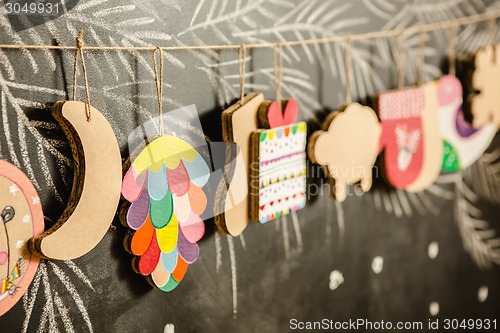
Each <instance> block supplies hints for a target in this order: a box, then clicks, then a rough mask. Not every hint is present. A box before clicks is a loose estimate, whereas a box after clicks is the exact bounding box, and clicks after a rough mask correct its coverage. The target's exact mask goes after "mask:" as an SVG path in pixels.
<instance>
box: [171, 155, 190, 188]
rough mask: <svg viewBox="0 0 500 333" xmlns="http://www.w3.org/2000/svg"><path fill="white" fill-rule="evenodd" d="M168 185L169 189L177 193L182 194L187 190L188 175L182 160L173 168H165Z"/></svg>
mask: <svg viewBox="0 0 500 333" xmlns="http://www.w3.org/2000/svg"><path fill="white" fill-rule="evenodd" d="M167 175H168V187H169V188H170V191H171V192H172V193H173V194H175V195H177V196H182V195H184V194H186V193H187V191H188V190H189V175H188V172H187V170H186V167H185V166H184V163H182V161H181V162H180V163H179V165H178V166H177V168H175V169H167Z"/></svg>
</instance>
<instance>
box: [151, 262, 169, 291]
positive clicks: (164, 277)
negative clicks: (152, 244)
mask: <svg viewBox="0 0 500 333" xmlns="http://www.w3.org/2000/svg"><path fill="white" fill-rule="evenodd" d="M151 278H152V279H153V282H154V283H155V284H156V285H157V286H158V287H163V286H165V285H166V284H167V283H168V281H169V280H170V279H171V275H170V273H168V272H165V270H164V269H163V266H162V264H161V261H158V264H157V265H156V268H155V270H154V271H153V273H151Z"/></svg>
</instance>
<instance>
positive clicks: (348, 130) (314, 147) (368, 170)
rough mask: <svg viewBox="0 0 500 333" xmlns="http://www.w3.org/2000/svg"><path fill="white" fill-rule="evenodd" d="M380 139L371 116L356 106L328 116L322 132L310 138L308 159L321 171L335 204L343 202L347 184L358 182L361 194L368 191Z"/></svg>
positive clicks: (361, 107) (315, 133)
mask: <svg viewBox="0 0 500 333" xmlns="http://www.w3.org/2000/svg"><path fill="white" fill-rule="evenodd" d="M380 135H381V126H380V124H379V122H378V119H377V115H376V114H375V112H374V111H373V110H372V109H371V108H369V107H367V106H362V105H360V104H358V103H350V104H349V105H348V106H347V107H345V108H343V109H341V110H339V111H335V112H333V113H331V114H330V115H329V116H328V117H327V119H326V120H325V122H324V124H323V129H322V130H321V131H316V132H314V133H313V134H312V136H311V138H310V139H309V144H308V155H309V158H310V159H311V160H312V161H313V162H315V163H318V164H320V165H321V166H323V167H324V168H325V170H326V174H327V175H328V176H329V177H330V184H331V187H330V189H331V195H332V196H333V197H334V198H335V199H336V200H338V201H344V200H345V199H346V196H347V189H346V186H347V184H354V183H357V182H360V183H361V188H362V190H363V191H364V192H366V191H368V190H369V189H370V188H371V185H372V168H373V164H374V163H375V160H376V159H377V154H378V142H379V139H380Z"/></svg>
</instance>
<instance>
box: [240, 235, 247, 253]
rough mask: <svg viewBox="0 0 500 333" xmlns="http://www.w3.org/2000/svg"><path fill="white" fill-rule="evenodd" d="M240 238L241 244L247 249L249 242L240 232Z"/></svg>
mask: <svg viewBox="0 0 500 333" xmlns="http://www.w3.org/2000/svg"><path fill="white" fill-rule="evenodd" d="M238 238H239V239H240V241H241V246H242V247H243V250H246V249H247V243H246V242H245V236H243V234H240V235H239V236H238Z"/></svg>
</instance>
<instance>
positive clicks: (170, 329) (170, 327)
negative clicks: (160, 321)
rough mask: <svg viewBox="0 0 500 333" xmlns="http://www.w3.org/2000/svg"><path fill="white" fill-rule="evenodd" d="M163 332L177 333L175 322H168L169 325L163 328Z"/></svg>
mask: <svg viewBox="0 0 500 333" xmlns="http://www.w3.org/2000/svg"><path fill="white" fill-rule="evenodd" d="M163 333H175V326H174V324H167V325H165V328H164V329H163Z"/></svg>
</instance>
